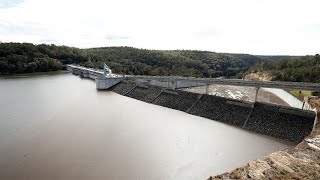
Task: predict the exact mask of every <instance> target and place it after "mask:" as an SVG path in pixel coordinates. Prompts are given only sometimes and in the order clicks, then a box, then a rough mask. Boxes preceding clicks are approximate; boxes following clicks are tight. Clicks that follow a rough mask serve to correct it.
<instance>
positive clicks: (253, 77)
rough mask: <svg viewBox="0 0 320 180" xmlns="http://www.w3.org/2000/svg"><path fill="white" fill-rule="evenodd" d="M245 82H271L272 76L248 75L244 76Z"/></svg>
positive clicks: (263, 74)
mask: <svg viewBox="0 0 320 180" xmlns="http://www.w3.org/2000/svg"><path fill="white" fill-rule="evenodd" d="M245 79H246V80H259V81H271V80H272V76H271V75H270V74H268V73H265V72H256V73H250V74H247V75H246V76H245Z"/></svg>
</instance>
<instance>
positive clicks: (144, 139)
mask: <svg viewBox="0 0 320 180" xmlns="http://www.w3.org/2000/svg"><path fill="white" fill-rule="evenodd" d="M0 100H1V101H0V179H10V180H15V179H19V180H21V179H32V180H38V179H39V180H43V179H53V180H56V179H68V180H70V179H71V180H72V179H77V180H78V179H92V180H94V179H101V180H102V179H103V180H105V179H205V178H208V177H209V176H210V175H215V174H218V173H223V172H224V171H228V170H232V169H234V168H236V167H238V166H241V165H245V164H246V163H247V162H248V161H249V160H252V159H256V158H263V156H264V155H266V154H268V153H270V152H273V151H276V150H280V149H282V148H285V147H287V146H288V144H286V143H283V142H281V141H279V140H275V139H272V138H269V137H266V136H261V135H257V134H254V133H250V132H247V131H243V130H241V129H238V128H235V127H231V126H227V125H225V124H222V123H219V122H215V121H212V120H208V119H204V118H201V117H196V116H192V115H189V114H186V113H183V112H180V111H176V110H172V109H168V108H164V107H159V106H155V105H151V104H147V103H144V102H141V101H137V100H134V99H130V98H127V97H124V96H120V95H118V94H115V93H113V92H105V91H104V92H98V91H96V89H95V84H94V81H91V80H85V79H80V78H79V77H77V76H73V75H71V74H59V75H50V76H31V77H24V78H9V79H8V78H7V79H0Z"/></svg>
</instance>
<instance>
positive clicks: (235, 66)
mask: <svg viewBox="0 0 320 180" xmlns="http://www.w3.org/2000/svg"><path fill="white" fill-rule="evenodd" d="M262 61H264V60H262V58H260V57H258V56H254V55H248V54H225V53H214V52H209V51H191V50H175V51H160V50H146V49H137V48H132V47H105V48H92V49H78V48H72V47H66V46H56V45H44V44H41V45H33V44H30V43H22V44H21V43H0V75H5V74H19V73H32V72H47V71H55V70H61V69H63V68H64V64H72V63H73V64H80V65H83V66H86V67H92V68H102V65H103V63H106V64H108V65H109V66H110V67H111V69H112V70H113V72H115V73H120V74H136V75H179V76H194V77H219V76H225V77H232V76H236V75H238V74H241V73H243V72H245V71H247V70H248V69H249V68H250V67H251V66H252V65H254V64H256V63H257V62H262Z"/></svg>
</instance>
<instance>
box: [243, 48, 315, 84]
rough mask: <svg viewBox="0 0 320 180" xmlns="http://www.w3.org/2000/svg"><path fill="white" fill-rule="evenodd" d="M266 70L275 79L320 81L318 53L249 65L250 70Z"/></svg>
mask: <svg viewBox="0 0 320 180" xmlns="http://www.w3.org/2000/svg"><path fill="white" fill-rule="evenodd" d="M258 71H260V72H268V73H269V74H271V75H272V76H273V79H272V80H275V81H295V82H314V83H320V55H319V54H316V55H314V56H304V57H299V58H292V59H290V58H286V59H283V60H278V61H264V62H261V63H258V64H256V65H254V66H253V67H251V68H250V69H249V71H247V73H250V72H258Z"/></svg>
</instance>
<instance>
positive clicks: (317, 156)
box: [209, 97, 320, 180]
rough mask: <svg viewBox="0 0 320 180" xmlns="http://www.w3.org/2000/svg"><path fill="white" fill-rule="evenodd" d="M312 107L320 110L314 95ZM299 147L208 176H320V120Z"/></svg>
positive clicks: (235, 177) (296, 177) (318, 101)
mask: <svg viewBox="0 0 320 180" xmlns="http://www.w3.org/2000/svg"><path fill="white" fill-rule="evenodd" d="M309 103H310V105H311V106H313V107H315V108H317V112H318V113H319V112H320V98H319V97H312V98H310V100H309ZM317 122H318V123H317V124H316V126H315V129H314V130H313V132H312V133H311V134H310V135H309V136H308V137H307V138H305V139H304V140H303V141H302V142H301V143H300V144H298V145H297V146H296V147H292V148H287V149H284V150H281V151H278V152H274V153H271V154H269V155H268V156H267V157H266V158H265V159H264V160H259V159H257V160H253V161H250V162H249V163H248V164H247V165H246V166H244V167H240V168H237V169H235V170H233V171H231V172H228V173H225V174H221V175H217V176H211V177H210V178H209V179H211V180H212V179H283V180H287V179H320V122H319V118H318V120H317Z"/></svg>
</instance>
